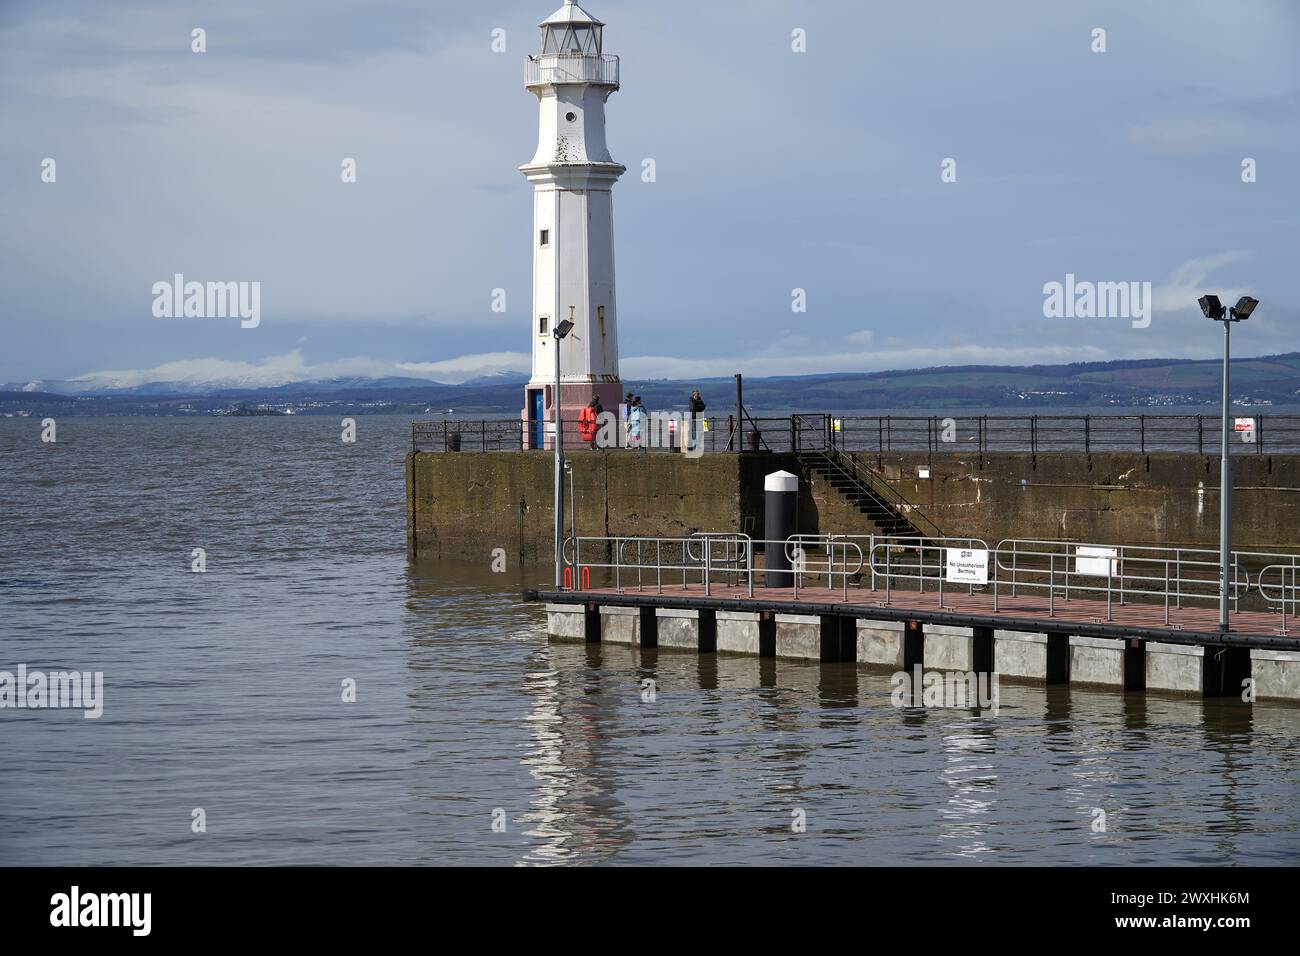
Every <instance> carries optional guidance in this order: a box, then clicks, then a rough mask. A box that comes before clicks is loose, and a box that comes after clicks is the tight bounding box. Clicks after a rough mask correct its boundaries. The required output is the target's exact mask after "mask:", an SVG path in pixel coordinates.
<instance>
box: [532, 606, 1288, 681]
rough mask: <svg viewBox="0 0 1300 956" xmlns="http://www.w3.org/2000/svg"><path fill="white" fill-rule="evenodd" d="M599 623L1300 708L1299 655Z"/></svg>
mask: <svg viewBox="0 0 1300 956" xmlns="http://www.w3.org/2000/svg"><path fill="white" fill-rule="evenodd" d="M546 612H547V622H548V623H547V631H548V633H549V635H550V637H551V638H552V639H553V640H557V641H583V640H591V639H592V634H593V633H594V631H590V630H589V628H590V627H591V626H592V625H591V623H590V621H589V618H588V615H587V612H586V609H585V608H584V607H583V606H582V605H566V604H547V605H546ZM598 621H599V628H600V630H599V639H600V640H601V641H602V642H604V643H608V644H611V645H623V646H627V647H630V648H635V647H643V648H644V647H656V646H657V647H659V648H661V649H670V650H679V651H696V652H705V653H709V652H712V651H714V650H716V651H717V652H720V653H724V654H744V655H750V656H764V657H778V658H785V659H788V660H802V661H850V660H851V661H856V663H858V664H860V665H864V666H870V667H873V668H876V669H887V670H890V671H901V670H907V671H910V670H911V669H912V668H913V667H915V666H916V665H918V664H919V665H921V666H922V667H923V668H924V669H925V670H926V671H945V672H961V673H968V672H971V671H982V670H986V669H989V670H991V673H993V674H997V675H998V677H999V678H1008V679H1012V680H1020V681H1028V682H1039V683H1070V684H1078V685H1081V686H1100V687H1110V688H1113V689H1114V690H1116V691H1125V690H1128V691H1146V692H1149V693H1161V694H1169V693H1173V694H1189V695H1195V696H1198V697H1199V696H1205V697H1212V696H1224V697H1234V696H1240V695H1242V693H1243V692H1244V691H1245V689H1246V685H1247V684H1248V683H1253V688H1254V694H1255V697H1256V698H1257V699H1259V700H1282V701H1291V702H1297V703H1300V652H1292V651H1272V650H1267V651H1265V650H1250V651H1247V650H1246V649H1244V648H1218V649H1215V648H1211V649H1210V650H1209V651H1208V652H1207V650H1206V648H1204V647H1194V646H1188V645H1181V644H1167V643H1163V642H1157V641H1148V642H1141V641H1127V640H1117V639H1111V638H1096V637H1079V636H1069V635H1066V634H1059V633H1053V634H1047V633H1033V632H1019V631H1005V630H997V631H994V630H993V629H991V628H969V627H967V628H963V627H953V626H947V625H934V624H931V625H928V626H925V627H924V628H921V627H917V628H912V627H909V626H908V624H906V623H904V622H901V621H871V620H865V619H856V620H854V619H852V618H848V617H844V618H839V617H837V616H835V615H830V616H825V615H823V616H819V615H816V614H784V613H776V614H771V613H765V612H760V611H724V610H718V611H713V610H702V611H701V610H694V609H673V608H658V609H656V608H652V607H648V606H646V607H619V606H614V605H604V606H601V607H600V608H599V615H598ZM850 625H852V627H850ZM846 628H847V629H846ZM1207 653H1208V654H1209V655H1210V657H1209V658H1207ZM990 662H991V665H992V666H991V668H990V667H989V663H990ZM1216 668H1217V669H1216ZM1243 699H1244V698H1243Z"/></svg>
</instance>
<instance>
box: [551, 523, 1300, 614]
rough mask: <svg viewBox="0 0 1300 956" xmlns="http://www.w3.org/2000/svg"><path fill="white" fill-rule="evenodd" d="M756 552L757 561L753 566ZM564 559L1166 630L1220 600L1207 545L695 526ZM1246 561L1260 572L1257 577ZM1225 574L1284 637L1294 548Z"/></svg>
mask: <svg viewBox="0 0 1300 956" xmlns="http://www.w3.org/2000/svg"><path fill="white" fill-rule="evenodd" d="M774 548H775V549H780V553H781V554H782V555H783V556H784V558H785V560H786V562H788V564H789V567H788V568H782V567H769V566H768V565H769V564H770V561H769V560H768V559H767V556H768V555H770V554H772V553H774V552H773V550H772V549H774ZM864 549H865V550H864ZM584 552H585V554H586V556H587V557H585V558H584V556H583V555H584ZM760 552H761V553H762V554H763V555H764V560H763V564H762V565H760V564H759V563H758V562H757V556H758V554H759V553H760ZM954 552H956V553H957V555H958V556H959V559H960V560H965V561H970V562H973V565H972V564H968V565H967V566H966V569H965V570H966V572H967V575H968V576H967V577H966V579H962V578H961V577H960V576H959V577H957V578H954V577H952V576H951V575H952V562H953V553H954ZM564 559H565V563H566V564H568V565H569V566H570V567H577V566H579V565H581V566H582V567H583V568H584V569H586V571H585V573H587V574H588V575H589V574H590V569H597V570H604V571H607V572H609V574H610V577H611V579H612V584H613V587H614V589H615V591H617V592H618V593H624V592H626V591H629V590H637V591H644V590H646V589H647V588H652V589H654V590H655V592H656V593H660V594H662V593H663V591H664V588H665V587H666V586H667V587H676V586H678V579H679V578H680V586H681V587H682V588H683V589H685V588H687V587H689V586H693V585H695V584H698V585H700V586H702V588H703V591H704V594H705V595H706V596H708V595H712V593H713V589H714V587H715V586H720V585H725V586H726V587H727V588H729V589H730V590H731V591H733V592H734V590H735V589H737V588H743V589H744V592H745V594H746V595H747V596H749V597H751V598H752V597H753V596H754V589H755V586H756V582H757V580H758V579H759V575H762V576H763V578H762V580H763V582H764V584H765V585H767V586H773V583H772V578H771V577H770V575H774V574H775V575H781V576H782V577H780V578H778V579H777V581H778V582H779V584H778V585H776V586H780V587H786V586H789V587H792V590H793V595H794V598H795V599H796V600H797V599H798V597H799V593H800V591H801V590H807V589H808V587H809V585H808V582H809V580H812V581H818V580H824V581H825V582H826V585H825V588H824V589H823V590H831V591H839V592H840V593H841V595H842V597H843V600H844V601H845V602H846V603H847V602H848V600H849V592H850V588H855V589H859V590H862V589H868V588H869V590H870V591H871V592H873V593H875V594H877V595H879V594H880V592H881V591H882V590H883V592H884V594H883V600H877V601H876V603H877V604H880V605H881V606H888V605H890V604H891V602H892V601H893V598H894V592H895V591H913V592H918V593H921V594H925V593H933V594H935V595H937V599H938V606H939V607H940V608H944V607H948V606H949V605H948V603H947V602H946V599H947V596H948V595H950V594H953V593H954V592H955V591H964V592H966V593H967V594H968V595H974V594H976V593H984V594H988V595H989V596H990V597H991V599H992V609H993V612H994V613H999V612H1000V610H1001V603H1002V601H1003V600H1004V599H1005V598H1008V597H1009V598H1016V597H1019V596H1020V595H1021V594H1026V593H1027V594H1037V595H1040V596H1045V597H1046V598H1047V613H1048V617H1055V616H1056V614H1057V604H1058V602H1062V601H1063V602H1069V601H1071V600H1072V599H1074V598H1082V599H1089V600H1096V601H1098V602H1099V601H1101V600H1102V599H1103V598H1104V600H1105V618H1104V619H1105V621H1107V622H1110V621H1113V619H1114V609H1115V607H1116V606H1117V605H1118V606H1119V607H1124V606H1125V605H1128V604H1141V605H1145V606H1148V607H1149V606H1156V607H1159V606H1161V605H1163V608H1164V623H1165V625H1166V626H1168V627H1171V628H1173V629H1180V628H1181V625H1180V624H1178V623H1175V622H1174V621H1173V619H1172V613H1173V612H1174V611H1175V610H1181V609H1182V608H1183V607H1184V606H1185V605H1186V604H1188V603H1192V602H1207V603H1217V601H1218V599H1219V565H1218V552H1217V551H1213V550H1210V549H1206V548H1169V547H1160V546H1155V545H1127V544H1126V545H1106V544H1087V543H1081V542H1073V541H1048V540H1034V539H1016V538H1008V539H1005V540H1003V541H1001V542H999V543H998V545H997V547H995V548H990V547H989V546H988V544H987V543H986V542H985V541H984V540H983V539H980V538H961V537H944V538H926V537H921V536H919V535H917V536H886V535H837V534H794V535H791V536H790V537H788V538H786V539H784V540H770V539H762V538H752V537H750V536H749V535H747V534H742V533H738V532H698V533H696V534H693V535H690V536H683V537H631V536H629V537H623V536H589V537H570V538H568V539H567V540H566V541H565V543H564ZM971 567H976V568H981V569H982V571H983V575H984V579H983V580H972V579H970V577H969V572H970V569H971ZM1252 567H1257V568H1258V570H1257V571H1256V572H1254V574H1252V571H1251V568H1252ZM960 570H961V569H960V568H959V571H960ZM1230 571H1231V573H1230V582H1229V586H1230V594H1229V597H1230V599H1231V601H1232V605H1233V606H1232V613H1234V614H1235V613H1239V611H1240V602H1241V601H1242V600H1244V599H1245V598H1247V597H1249V596H1250V595H1252V594H1255V595H1258V597H1259V599H1260V600H1261V601H1262V603H1263V605H1264V606H1265V607H1267V608H1268V609H1270V610H1273V611H1276V612H1280V614H1281V633H1282V634H1286V633H1287V630H1288V626H1289V621H1290V620H1291V619H1292V618H1294V617H1295V616H1296V615H1297V613H1300V554H1292V553H1275V552H1256V551H1234V552H1232V564H1231V569H1230ZM868 574H869V577H868ZM786 581H789V582H790V583H789V585H787V584H786V583H785V582H786ZM567 587H568V586H567V585H566V589H567ZM584 589H585V588H584ZM990 592H991V593H990ZM1095 620H1097V621H1100V620H1102V618H1100V617H1097V618H1095Z"/></svg>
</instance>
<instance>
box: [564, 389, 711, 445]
mask: <svg viewBox="0 0 1300 956" xmlns="http://www.w3.org/2000/svg"><path fill="white" fill-rule="evenodd" d="M687 408H688V410H689V411H690V415H691V419H692V422H693V424H694V422H697V421H698V418H699V416H700V415H702V414H703V413H704V408H705V405H704V399H703V398H702V397H701V396H700V390H699V389H698V388H697V389H696V390H695V391H693V392H691V398H690V401H689V402H688V403H687ZM604 412H605V408H604V406H603V405H602V404H601V402H600V397H599V396H597V395H593V396H591V401H590V402H588V403H587V407H586V408H584V409H583V410H582V412H581V413H580V414H579V416H578V435H579V437H581V439H582V440H583V441H585V442H586V443H587V444H589V445H590V446H591V447H592V448H595V447H596V437H597V434H598V431H599V419H600V416H601V415H602V414H604ZM618 415H619V418H620V419H622V421H623V439H624V441H623V444H624V445H625V446H626V447H628V448H645V440H646V427H647V423H648V421H649V412H647V411H646V408H645V405H644V404H643V403H642V402H641V396H640V395H633V394H632V393H631V392H628V393H627V395H626V396H625V397H624V399H623V403H622V404H621V405H619V407H618Z"/></svg>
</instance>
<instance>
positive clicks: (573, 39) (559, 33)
mask: <svg viewBox="0 0 1300 956" xmlns="http://www.w3.org/2000/svg"><path fill="white" fill-rule="evenodd" d="M600 29H601V28H600V27H591V26H587V25H586V24H574V25H572V26H569V25H567V24H566V25H557V26H552V27H547V28H546V29H544V30H543V31H542V53H543V54H547V53H562V54H565V55H567V56H599V55H600Z"/></svg>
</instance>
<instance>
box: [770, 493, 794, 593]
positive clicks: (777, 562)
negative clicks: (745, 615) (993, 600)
mask: <svg viewBox="0 0 1300 956" xmlns="http://www.w3.org/2000/svg"><path fill="white" fill-rule="evenodd" d="M763 499H764V500H763V537H764V538H765V539H767V544H765V545H763V562H764V568H765V573H764V575H763V585H764V586H765V587H769V588H789V587H794V575H793V574H792V573H791V571H790V556H789V555H788V554H786V550H785V539H786V538H788V537H790V535H792V534H794V513H795V504H796V502H798V500H799V476H798V475H792V474H790V472H788V471H774V472H772V474H770V475H768V476H767V477H766V478H764V479H763Z"/></svg>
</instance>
